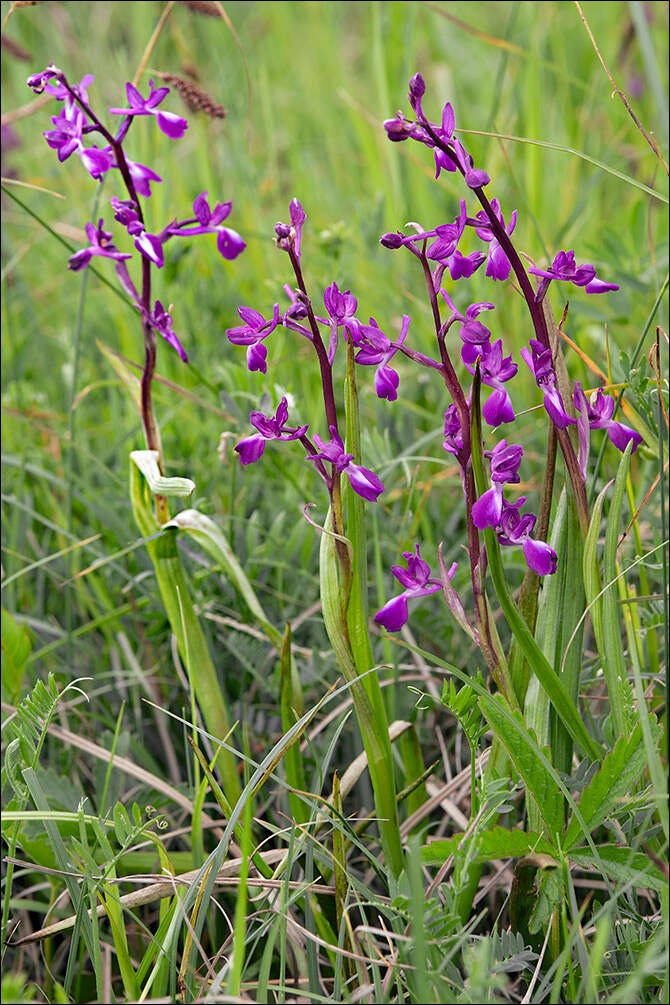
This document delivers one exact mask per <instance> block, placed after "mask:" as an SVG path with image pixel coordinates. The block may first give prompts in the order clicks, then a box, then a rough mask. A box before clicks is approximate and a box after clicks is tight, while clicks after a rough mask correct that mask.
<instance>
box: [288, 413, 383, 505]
mask: <svg viewBox="0 0 670 1005" xmlns="http://www.w3.org/2000/svg"><path fill="white" fill-rule="evenodd" d="M314 442H315V443H316V445H317V447H318V448H319V449H318V453H315V454H309V455H308V458H307V459H308V460H310V461H317V460H321V461H329V462H330V463H331V464H334V465H335V468H336V469H337V471H339V472H340V473H342V472H344V473H345V474H346V476H347V478H348V479H349V484H350V485H351V487H352V489H353V490H354V492H356V493H357V494H358V495H359V496H362V498H363V499H367V500H368V502H376V501H377V499H378V497H379V496H380V495H381V494H382V492H383V491H384V485H383V483H382V482H381V481H380V479H379V478H378V477H377V475H376V474H374V472H373V471H369V470H368V468H364V467H362V466H361V465H360V464H354V455H353V454H347V453H345V450H344V444H343V443H342V440H341V438H340V436H339V435H338V433H337V429H336V428H335V426H330V441H329V442H328V443H324V441H323V440H322V439H321V437H320V436H318V435H316V436H315V437H314Z"/></svg>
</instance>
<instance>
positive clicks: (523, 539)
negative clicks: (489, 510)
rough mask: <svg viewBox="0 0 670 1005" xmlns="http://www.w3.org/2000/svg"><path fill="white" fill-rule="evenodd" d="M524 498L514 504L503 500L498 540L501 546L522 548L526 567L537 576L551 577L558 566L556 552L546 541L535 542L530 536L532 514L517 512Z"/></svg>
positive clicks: (533, 519) (533, 524)
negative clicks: (519, 546)
mask: <svg viewBox="0 0 670 1005" xmlns="http://www.w3.org/2000/svg"><path fill="white" fill-rule="evenodd" d="M525 501H526V497H525V496H521V497H520V498H519V499H517V501H516V502H515V503H509V502H507V500H506V499H503V510H502V514H501V517H500V526H499V529H498V540H499V541H500V543H501V544H502V545H505V546H508V547H509V546H515V545H519V544H520V545H521V546H522V547H523V556H524V558H525V560H526V565H527V566H528V567H529V569H532V570H533V572H536V573H537V574H538V576H553V574H554V573H555V572H556V567H557V565H558V556H557V555H556V552H555V551H554V549H553V548H552V547H551V545H549V544H547V543H546V541H536V540H535V539H534V538H532V537H531V536H530V535H531V533H532V531H533V529H534V527H535V521H536V517H535V516H534V514H533V513H524V514H523V515H522V514H521V513H520V512H519V510H520V509H521V507H522V505H523V504H524V503H525Z"/></svg>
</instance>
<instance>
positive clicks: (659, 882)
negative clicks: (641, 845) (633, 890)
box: [569, 844, 668, 893]
mask: <svg viewBox="0 0 670 1005" xmlns="http://www.w3.org/2000/svg"><path fill="white" fill-rule="evenodd" d="M597 849H598V861H596V859H595V858H594V855H593V852H592V851H591V849H590V848H573V849H572V851H571V852H570V854H569V858H570V860H571V862H573V864H577V865H582V866H593V867H594V868H595V869H598V871H600V870H601V869H604V870H605V871H606V872H607V874H608V875H610V876H611V877H612V879H615V880H618V881H619V882H623V883H633V884H634V885H635V886H642V887H647V888H648V889H650V890H655V891H656V892H657V893H666V892H667V889H668V881H667V879H666V878H665V876H664V875H663V873H662V872H661V870H660V869H658V868H656V866H655V865H654V864H653V862H651V861H650V860H649V859H648V858H647V856H646V855H645V854H644V853H643V852H640V851H633V850H632V849H631V848H621V847H619V845H615V844H602V845H598V846H597Z"/></svg>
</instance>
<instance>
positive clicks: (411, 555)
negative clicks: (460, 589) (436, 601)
mask: <svg viewBox="0 0 670 1005" xmlns="http://www.w3.org/2000/svg"><path fill="white" fill-rule="evenodd" d="M403 558H404V559H405V560H406V562H407V568H406V569H403V567H402V566H401V565H393V566H391V572H392V573H393V575H394V576H395V578H396V579H397V580H398V582H399V583H400V585H401V586H404V587H405V589H404V590H403V592H402V593H401V594H399V596H397V597H393V598H392V599H391V600H389V601H388V603H386V604H384V606H383V607H382V609H381V610H380V611H378V612H377V614H375V622H376V624H378V625H381V626H382V628H385V629H386V631H387V632H399V631H400V629H401V628H402V626H403V625H404V624H405V622H406V621H407V618H408V617H409V612H408V610H407V601H408V600H409V599H413V598H415V597H427V596H429V595H430V594H431V593H438V592H439V591H440V590H441V589H442V580H441V579H437V578H436V577H431V575H430V566H429V565H428V563H427V562H424V560H423V559H422V558H421V555H420V553H419V545H418V544H417V545H416V548H415V550H414V552H411V551H404V552H403ZM456 568H457V565H456V563H455V562H454V564H453V565H452V566H451V568H450V569H449V572H448V573H447V576H448V578H449V579H451V578H452V576H453V575H454V573H455V572H456Z"/></svg>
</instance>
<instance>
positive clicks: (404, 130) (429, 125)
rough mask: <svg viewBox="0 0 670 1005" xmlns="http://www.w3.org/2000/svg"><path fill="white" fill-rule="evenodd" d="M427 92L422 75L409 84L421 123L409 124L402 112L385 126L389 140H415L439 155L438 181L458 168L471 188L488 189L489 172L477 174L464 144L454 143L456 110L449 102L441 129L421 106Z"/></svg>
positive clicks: (385, 123)
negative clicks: (485, 187) (445, 147)
mask: <svg viewBox="0 0 670 1005" xmlns="http://www.w3.org/2000/svg"><path fill="white" fill-rule="evenodd" d="M425 91H426V85H425V83H424V80H423V77H422V76H421V74H420V73H415V74H414V76H413V77H412V79H411V80H410V84H409V102H410V105H411V106H412V109H413V110H414V114H415V115H416V117H417V121H416V122H414V123H413V122H409V121H408V120H407V119H406V118H405V116H404V115H403V114H402V112H398V114H397V116H396V117H395V118H393V119H387V120H386V121H385V122H384V129H385V130H386V134H387V136H388V138H389V139H390V140H391V141H392V142H394V143H399V142H402V141H403V140H408V139H413V140H417V141H418V142H419V143H424V144H425V145H426V146H427V147H430V148H431V149H432V150H433V153H434V155H435V177H436V178H439V176H440V172H441V171H455V170H456V165H457V164H458V166H460V168H461V170H462V172H463V176H464V178H465V184H466V185H467V186H468V188H481V187H482V186H483V185H488V183H489V181H490V178H489V176H488V175H487V173H486V171H482V170H476V169H475V167H474V161H473V159H472V157H471V156H470V154H469V153H468V152H467V150H466V149H465V147H464V146H463V144H462V143H461V142H460V140H457V139H454V127H455V120H454V110H453V108H452V107H451V105H450V104H449V102H447V103H446V104H445V106H444V108H443V109H442V120H441V123H440V125H438V124H437V123H436V122H429V121H428V119H427V117H426V115H425V113H424V111H423V107H422V105H421V99H422V98H423V95H424V94H425ZM431 134H432V135H431ZM438 141H439V142H440V143H442V144H444V146H447V147H449V149H450V150H451V151H452V156H449V154H447V153H445V151H444V150H442V149H440V147H439V146H438Z"/></svg>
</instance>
